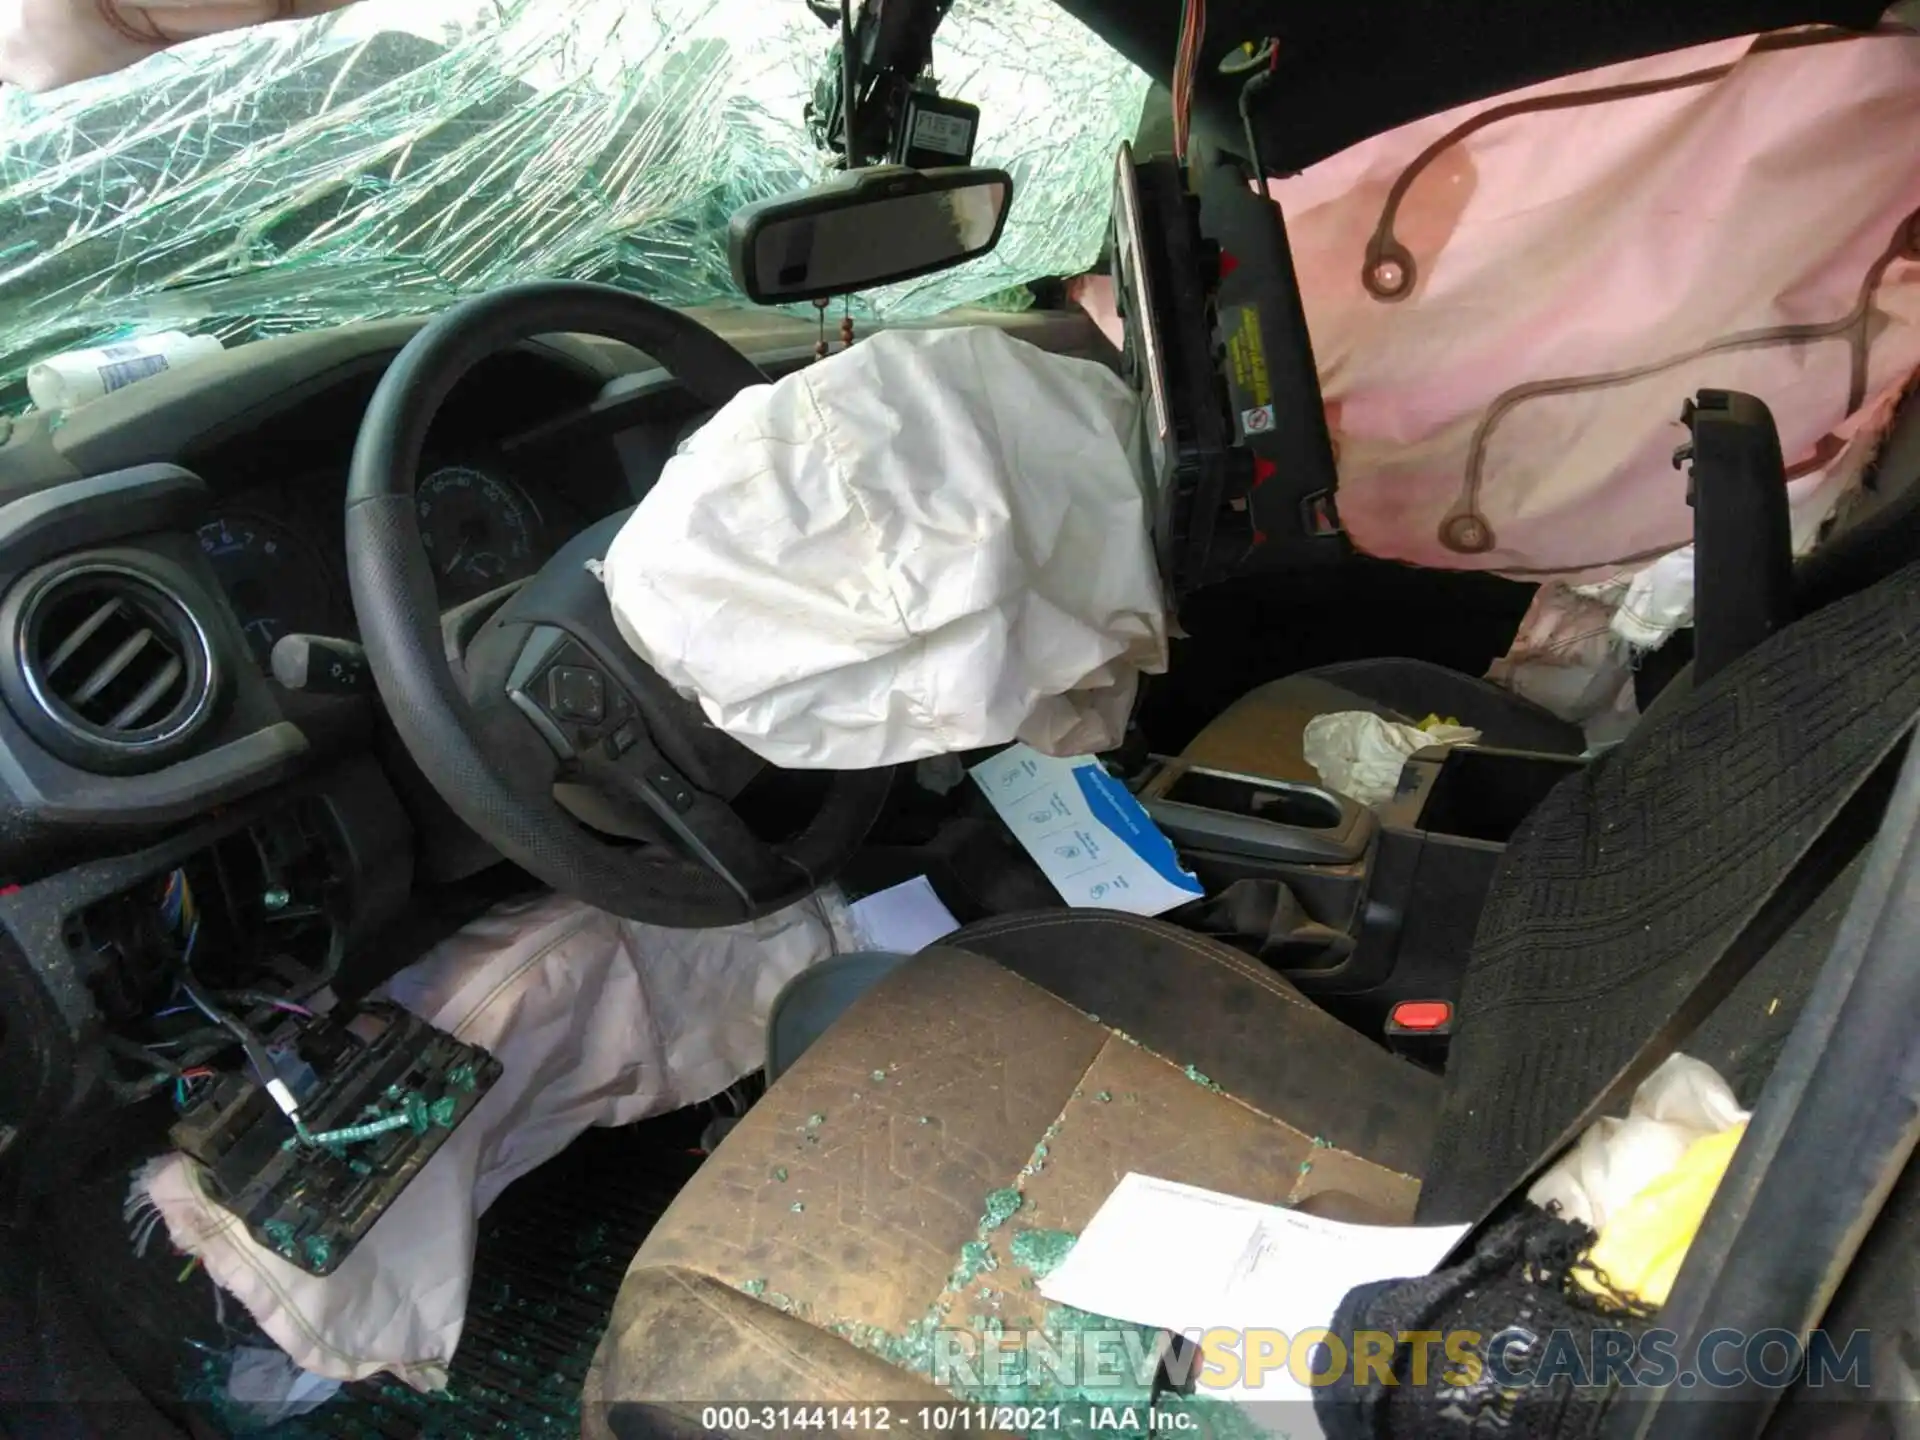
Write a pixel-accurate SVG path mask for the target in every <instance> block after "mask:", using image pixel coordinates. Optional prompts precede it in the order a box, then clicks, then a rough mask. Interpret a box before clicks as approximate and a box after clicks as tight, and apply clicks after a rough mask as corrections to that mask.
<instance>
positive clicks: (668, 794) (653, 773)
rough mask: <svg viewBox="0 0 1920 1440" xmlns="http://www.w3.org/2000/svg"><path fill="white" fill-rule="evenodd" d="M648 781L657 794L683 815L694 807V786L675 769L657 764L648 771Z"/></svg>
mask: <svg viewBox="0 0 1920 1440" xmlns="http://www.w3.org/2000/svg"><path fill="white" fill-rule="evenodd" d="M647 783H648V784H649V785H651V786H652V787H653V789H654V793H655V794H657V795H658V796H659V797H660V798H661V799H662V800H664V801H666V802H667V804H669V805H671V806H672V807H673V808H674V809H676V810H678V811H679V812H680V813H681V814H682V815H684V814H686V813H687V811H689V810H691V809H692V808H693V802H694V798H695V797H694V793H693V787H692V786H690V785H688V784H687V782H686V781H684V780H682V779H681V778H680V777H679V776H678V775H676V774H674V773H673V771H671V770H668V769H665V768H663V767H659V766H656V767H655V768H654V769H652V770H649V771H648V772H647Z"/></svg>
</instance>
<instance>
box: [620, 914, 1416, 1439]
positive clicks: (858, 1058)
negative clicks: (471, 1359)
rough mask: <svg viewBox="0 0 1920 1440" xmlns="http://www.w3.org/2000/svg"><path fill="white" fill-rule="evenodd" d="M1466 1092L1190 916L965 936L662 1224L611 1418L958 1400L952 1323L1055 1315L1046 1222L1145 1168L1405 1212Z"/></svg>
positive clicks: (638, 1295)
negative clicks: (1440, 1126)
mask: <svg viewBox="0 0 1920 1440" xmlns="http://www.w3.org/2000/svg"><path fill="white" fill-rule="evenodd" d="M1330 1075H1344V1076H1347V1077H1349V1079H1350V1083H1348V1084H1343V1085H1328V1084H1326V1083H1325V1082H1326V1078H1327V1077H1328V1076H1330ZM1438 1091H1439V1083H1438V1081H1437V1079H1436V1078H1435V1077H1434V1076H1432V1075H1430V1074H1428V1073H1427V1072H1425V1071H1423V1070H1420V1069H1417V1068H1415V1067H1413V1066H1411V1065H1408V1064H1406V1063H1404V1062H1402V1061H1400V1060H1397V1059H1395V1058H1394V1057H1393V1056H1391V1055H1388V1054H1387V1053H1386V1052H1385V1051H1383V1050H1381V1049H1379V1048H1378V1047H1377V1046H1374V1045H1372V1044H1370V1043H1369V1042H1367V1041H1366V1040H1364V1039H1363V1038H1362V1037H1361V1036H1360V1035H1358V1034H1357V1033H1355V1032H1354V1031H1351V1030H1349V1029H1347V1028H1346V1027H1345V1026H1343V1025H1341V1024H1339V1022H1337V1021H1335V1020H1334V1019H1333V1018H1332V1017H1330V1016H1328V1015H1327V1014H1325V1013H1324V1012H1322V1011H1321V1010H1319V1009H1318V1008H1317V1007H1315V1006H1313V1005H1312V1004H1311V1003H1309V1002H1308V1001H1307V1000H1306V999H1305V998H1304V997H1302V996H1301V995H1300V994H1299V993H1298V992H1297V991H1295V990H1294V989H1293V987H1292V986H1290V985H1288V984H1287V983H1286V982H1285V981H1283V980H1281V979H1279V978H1278V977H1277V976H1275V975H1273V974H1272V973H1271V972H1270V971H1267V970H1266V969H1265V968H1264V967H1262V966H1260V965H1258V964H1257V963H1255V962H1253V961H1251V960H1249V959H1247V958H1246V957H1245V956H1243V955H1241V954H1239V953H1238V952H1237V951H1233V950H1230V949H1227V948H1226V947H1224V946H1221V945H1217V944H1215V943H1213V942H1212V941H1209V940H1205V939H1203V938H1201V937H1198V936H1194V935H1191V934H1188V933H1187V932H1185V931H1182V930H1179V929H1177V928H1175V927H1173V926H1171V925H1166V924H1162V923H1160V922H1158V921H1152V920H1143V919H1140V918H1138V917H1134V916H1123V915H1110V914H1105V913H1100V912H1085V911H1081V912H1072V913H1066V914H1062V913H1059V912H1052V913H1048V914H1036V915H1023V916H1014V917H1004V918H1001V919H996V920H992V921H988V922H985V923H983V924H981V925H978V926H974V927H970V928H969V929H966V930H962V931H960V932H958V933H957V934H955V935H954V936H952V937H950V938H949V939H948V940H947V941H946V942H944V943H943V944H942V945H941V946H939V947H936V948H934V949H931V950H928V951H925V952H923V953H922V954H921V955H919V956H917V957H915V958H914V959H913V960H911V961H909V962H907V963H906V964H905V965H903V966H901V967H900V968H898V969H896V970H894V971H893V972H892V973H891V974H889V975H888V976H886V978H884V979H882V980H881V981H880V982H879V983H878V984H877V985H875V986H874V987H873V988H872V989H871V990H870V991H868V992H867V993H866V994H865V995H863V996H862V997H861V998H860V999H859V1000H858V1001H856V1002H855V1003H854V1005H853V1006H852V1007H851V1008H850V1009H849V1010H848V1011H847V1013H846V1014H845V1015H844V1016H843V1017H842V1018H841V1019H840V1020H839V1022H838V1023H836V1024H835V1025H834V1026H833V1027H832V1028H831V1029H830V1030H829V1031H828V1032H827V1033H826V1034H825V1035H824V1036H823V1037H822V1038H821V1039H820V1040H819V1041H818V1042H816V1043H815V1044H814V1045H812V1046H811V1047H810V1048H809V1049H808V1050H807V1051H806V1053H805V1054H804V1055H802V1056H801V1057H800V1059H799V1060H798V1061H797V1062H796V1063H795V1064H794V1066H793V1068H792V1069H791V1070H789V1071H788V1072H787V1074H786V1075H785V1076H784V1077H783V1078H782V1079H781V1080H780V1082H779V1083H778V1084H776V1085H775V1086H773V1088H772V1089H771V1090H769V1092H768V1093H767V1096H766V1097H765V1098H764V1099H763V1100H762V1101H760V1102H759V1103H758V1104H757V1105H755V1106H754V1107H753V1109H751V1110H750V1111H748V1113H747V1115H746V1116H745V1118H744V1119H742V1120H741V1122H740V1124H739V1126H738V1127H737V1128H736V1129H735V1130H734V1131H733V1132H732V1133H731V1134H730V1135H729V1136H728V1137H727V1139H726V1141H725V1142H724V1143H723V1144H722V1145H721V1146H720V1147H719V1149H718V1150H717V1151H716V1152H715V1153H714V1154H713V1156H712V1157H711V1158H710V1159H709V1160H708V1161H707V1163H706V1164H705V1165H703V1166H702V1167H701V1169H700V1170H699V1172H698V1173H697V1174H696V1175H695V1176H694V1178H693V1180H692V1181H691V1182H689V1184H688V1185H687V1188H686V1189H685V1190H684V1191H683V1192H682V1193H681V1195H680V1196H679V1198H678V1199H677V1200H676V1201H675V1202H674V1205H673V1206H672V1208H671V1209H669V1210H668V1212H667V1214H666V1215H665V1216H664V1217H663V1218H662V1219H661V1221H660V1223H659V1224H658V1226H656V1227H655V1229H654V1231H653V1233H652V1234H651V1235H650V1236H649V1237H648V1239H647V1241H646V1244H645V1245H644V1246H643V1247H642V1248H641V1250H640V1253H639V1255H638V1256H637V1257H636V1258H635V1260H634V1263H633V1267H632V1269H631V1270H630V1271H629V1273H628V1276H627V1279H626V1282H625V1284H624V1285H623V1287H622V1289H621V1293H620V1298H619V1301H618V1303H617V1305H616V1307H615V1310H614V1315H613V1320H612V1323H611V1324H610V1325H609V1327H608V1330H607V1334H606V1336H605V1338H604V1340H603V1341H602V1344H601V1347H600V1351H599V1355H598V1358H597V1359H596V1362H595V1365H594V1369H593V1371H592V1373H591V1374H590V1375H589V1377H588V1381H587V1386H586V1394H585V1397H584V1400H585V1404H584V1412H583V1413H584V1417H585V1422H584V1423H585V1431H586V1433H587V1434H588V1435H592V1436H598V1437H606V1436H619V1437H622V1440H627V1437H632V1436H637V1435H662V1434H683V1433H693V1432H695V1431H697V1430H698V1429H699V1423H700V1420H701V1415H700V1410H701V1409H702V1408H703V1405H704V1404H713V1403H725V1402H728V1401H735V1402H740V1401H749V1400H751V1401H778V1400H788V1401H794V1402H800V1401H805V1402H808V1403H810V1404H826V1403H831V1402H835V1401H838V1402H842V1403H852V1402H856V1401H859V1400H862V1399H865V1400H870V1401H871V1400H882V1399H884V1400H892V1401H906V1400H912V1399H913V1398H915V1397H916V1396H922V1395H923V1394H924V1397H925V1398H929V1399H936V1398H944V1397H942V1396H941V1395H940V1393H939V1392H937V1391H931V1390H929V1387H928V1378H927V1375H926V1373H925V1372H924V1369H922V1373H921V1374H920V1375H919V1376H918V1377H916V1376H915V1375H914V1374H913V1373H911V1371H912V1369H913V1368H915V1366H916V1360H917V1361H918V1363H919V1365H920V1366H924V1358H925V1357H924V1352H925V1350H926V1347H927V1343H928V1339H929V1336H930V1335H931V1333H932V1331H933V1330H934V1329H936V1328H937V1327H938V1326H940V1325H942V1324H945V1323H953V1324H961V1325H964V1324H966V1323H967V1319H968V1317H970V1316H973V1315H979V1314H992V1315H994V1316H996V1317H998V1318H999V1319H1000V1320H1001V1322H1002V1323H1003V1324H1005V1325H1006V1326H1007V1327H1008V1328H1009V1329H1013V1328H1015V1327H1017V1326H1020V1325H1025V1324H1039V1323H1040V1322H1041V1321H1042V1319H1043V1318H1044V1311H1045V1308H1046V1306H1045V1302H1044V1301H1043V1300H1042V1299H1041V1297H1040V1295H1039V1293H1038V1291H1037V1290H1035V1289H1033V1288H1030V1285H1028V1284H1023V1283H1022V1282H1023V1281H1028V1282H1030V1281H1031V1280H1032V1279H1033V1275H1034V1271H1033V1269H1032V1268H1031V1267H1030V1265H1028V1264H1026V1263H1023V1261H1022V1259H1021V1256H1022V1255H1023V1254H1025V1253H1026V1251H1025V1246H1026V1245H1027V1244H1029V1243H1032V1242H1031V1241H1030V1240H1023V1238H1022V1237H1030V1236H1033V1235H1040V1236H1042V1237H1044V1236H1046V1235H1050V1234H1053V1233H1056V1232H1076V1233H1077V1232H1078V1231H1079V1230H1080V1229H1082V1228H1083V1227H1084V1226H1085V1225H1086V1224H1087V1222H1088V1221H1089V1220H1090V1219H1091V1218H1092V1215H1093V1213H1094V1211H1095V1210H1096V1209H1097V1208H1098V1207H1099V1205H1100V1203H1101V1201H1103V1200H1104V1199H1105V1198H1106V1196H1107V1194H1108V1193H1109V1192H1110V1191H1111V1190H1112V1188H1113V1186H1114V1184H1115V1183H1117V1182H1118V1180H1119V1179H1120V1177H1121V1176H1122V1175H1124V1174H1125V1173H1126V1172H1127V1171H1129V1170H1144V1171H1147V1172H1149V1173H1152V1174H1154V1175H1158V1176H1162V1177H1164V1178H1167V1179H1172V1180H1178V1181H1183V1182H1186V1183H1188V1184H1194V1185H1202V1186H1206V1187H1209V1188H1212V1189H1218V1190H1222V1191H1227V1192H1230V1193H1233V1194H1237V1195H1245V1196H1248V1197H1251V1198H1254V1199H1259V1200H1265V1201H1269V1202H1273V1203H1278V1204H1288V1205H1300V1204H1302V1203H1306V1204H1308V1205H1310V1206H1311V1208H1314V1209H1316V1210H1318V1211H1319V1212H1320V1213H1323V1214H1330V1215H1335V1216H1338V1217H1340V1218H1346V1219H1352V1220H1356V1221H1370V1222H1376V1223H1389V1222H1398V1221H1404V1220H1406V1219H1407V1218H1408V1217H1409V1216H1410V1215H1411V1214H1412V1211H1413V1206H1414V1203H1415V1199H1416V1197H1417V1194H1418V1189H1419V1182H1418V1176H1419V1174H1420V1172H1421V1170H1422V1168H1423V1166H1424V1163H1425V1151H1426V1147H1427V1134H1428V1130H1429V1127H1430V1124H1431V1120H1432V1116H1433V1114H1434V1108H1435V1105H1436V1104H1437V1100H1438ZM1009 1196H1017V1197H1018V1205H1017V1208H1016V1209H1013V1210H1012V1212H1011V1213H1010V1214H1006V1215H1004V1216H1003V1217H1002V1211H1003V1210H1004V1209H1005V1207H1006V1206H1007V1204H1008V1197H1009ZM996 1217H1000V1218H999V1219H998V1223H996ZM989 1261H991V1264H989V1263H988V1262H989ZM903 1366H904V1367H905V1368H903ZM689 1397H697V1398H698V1402H700V1403H693V1402H690V1400H689Z"/></svg>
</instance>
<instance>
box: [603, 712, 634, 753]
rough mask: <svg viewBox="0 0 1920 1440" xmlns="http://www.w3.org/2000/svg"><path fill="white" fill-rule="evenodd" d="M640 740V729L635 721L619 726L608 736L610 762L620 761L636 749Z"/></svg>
mask: <svg viewBox="0 0 1920 1440" xmlns="http://www.w3.org/2000/svg"><path fill="white" fill-rule="evenodd" d="M639 738H640V727H639V726H637V725H635V724H634V723H633V721H631V720H629V721H628V722H627V723H626V724H624V725H621V726H619V727H618V728H616V729H615V730H614V732H613V733H612V734H611V735H609V736H607V758H608V759H609V760H618V759H619V758H620V757H621V756H622V755H624V754H626V753H627V752H628V751H629V750H631V749H632V748H633V747H634V744H635V742H636V741H638V740H639Z"/></svg>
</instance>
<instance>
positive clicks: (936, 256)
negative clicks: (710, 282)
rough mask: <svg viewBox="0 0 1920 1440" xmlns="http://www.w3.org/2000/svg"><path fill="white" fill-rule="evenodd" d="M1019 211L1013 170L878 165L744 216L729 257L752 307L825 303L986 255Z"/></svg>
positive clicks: (736, 220)
mask: <svg viewBox="0 0 1920 1440" xmlns="http://www.w3.org/2000/svg"><path fill="white" fill-rule="evenodd" d="M1012 207H1013V179H1012V177H1011V176H1009V175H1008V174H1007V172H1006V171H1004V170H980V169H975V168H974V167H972V166H958V167H955V168H953V169H950V170H908V169H906V168H904V167H902V166H898V165H878V166H873V167H871V168H869V169H865V170H855V171H853V172H852V173H850V174H847V175H843V176H841V177H840V178H838V179H835V180H831V181H829V182H828V183H826V184H824V185H818V186H815V187H814V188H813V189H811V190H802V191H799V192H798V193H796V194H793V195H782V196H781V197H779V198H778V199H775V200H763V201H761V202H760V203H759V204H757V205H749V206H747V207H746V208H745V209H742V210H740V211H738V212H736V213H735V215H734V217H733V222H732V224H731V225H730V226H729V227H728V237H727V239H728V244H727V251H728V257H729V259H730V260H731V261H732V263H733V278H734V283H735V284H737V285H739V287H740V288H741V289H742V290H744V291H746V293H747V295H748V297H749V298H750V299H752V300H755V301H757V302H758V303H760V304H762V305H779V304H784V303H786V302H788V301H791V300H817V299H820V298H821V297H823V296H828V295H848V294H851V293H853V292H854V291H856V290H865V289H868V288H870V287H871V286H874V285H886V284H890V283H892V282H893V281H895V280H911V279H913V278H914V277H915V276H917V275H930V274H932V273H933V272H934V271H935V270H946V269H949V268H951V267H952V266H955V265H958V264H961V263H962V262H963V261H967V260H971V259H973V257H974V256H976V255H984V254H986V253H987V252H988V251H989V250H991V249H993V247H994V246H995V245H998V244H999V243H1000V231H1001V230H1002V229H1003V228H1004V227H1005V225H1006V223H1007V212H1008V210H1010V209H1011V208H1012Z"/></svg>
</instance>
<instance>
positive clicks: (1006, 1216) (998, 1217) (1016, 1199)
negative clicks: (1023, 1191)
mask: <svg viewBox="0 0 1920 1440" xmlns="http://www.w3.org/2000/svg"><path fill="white" fill-rule="evenodd" d="M1019 1209H1020V1192H1019V1191H1018V1190H1015V1189H1012V1188H1008V1189H1004V1190H995V1191H993V1192H992V1193H991V1194H989V1195H988V1196H987V1213H986V1215H985V1216H984V1217H982V1219H981V1221H980V1228H981V1230H982V1231H986V1230H997V1229H999V1228H1000V1227H1001V1226H1002V1225H1004V1224H1006V1223H1007V1221H1009V1220H1011V1219H1012V1218H1013V1217H1014V1214H1015V1213H1016V1212H1017V1211H1018V1210H1019Z"/></svg>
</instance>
